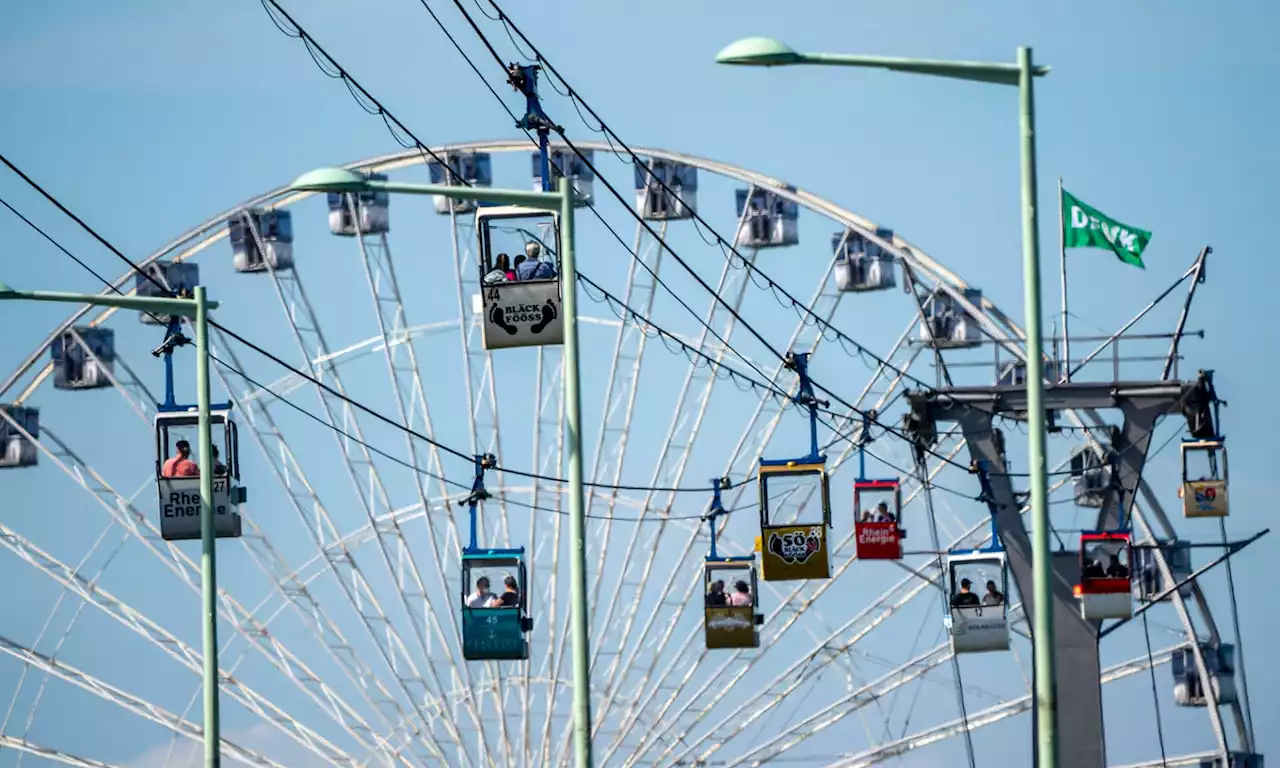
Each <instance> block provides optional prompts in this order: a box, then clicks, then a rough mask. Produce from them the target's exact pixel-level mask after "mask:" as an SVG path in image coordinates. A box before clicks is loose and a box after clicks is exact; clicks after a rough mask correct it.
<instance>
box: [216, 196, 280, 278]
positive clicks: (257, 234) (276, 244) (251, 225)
mask: <svg viewBox="0 0 1280 768" xmlns="http://www.w3.org/2000/svg"><path fill="white" fill-rule="evenodd" d="M227 239H228V240H230V241H231V260H232V264H233V266H234V267H235V270H236V271H237V272H240V273H241V274H246V275H251V274H254V273H255V272H266V271H268V269H270V270H271V271H274V272H282V271H284V270H287V269H292V268H293V215H292V214H291V213H289V212H288V211H264V210H260V209H257V208H255V209H252V210H247V211H241V212H240V213H238V214H236V215H234V216H232V217H231V218H229V219H227Z"/></svg>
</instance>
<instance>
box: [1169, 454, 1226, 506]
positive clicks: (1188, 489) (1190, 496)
mask: <svg viewBox="0 0 1280 768" xmlns="http://www.w3.org/2000/svg"><path fill="white" fill-rule="evenodd" d="M1178 496H1179V498H1181V499H1182V514H1183V516H1184V517H1226V516H1227V515H1228V514H1230V513H1231V505H1230V502H1229V501H1228V498H1227V446H1226V444H1225V443H1224V442H1223V441H1222V440H1221V439H1218V440H1190V441H1187V442H1184V443H1183V444H1182V487H1180V488H1179V489H1178Z"/></svg>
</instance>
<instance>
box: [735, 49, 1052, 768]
mask: <svg viewBox="0 0 1280 768" xmlns="http://www.w3.org/2000/svg"><path fill="white" fill-rule="evenodd" d="M716 62H717V63H720V64H733V65H742V66H757V67H777V66H791V65H797V64H814V65H825V66H840V67H863V68H870V69H888V70H892V71H895V72H911V73H915V74H920V75H934V76H936V77H946V78H950V79H953V80H974V81H978V82H983V83H997V84H1000V85H1016V86H1017V87H1018V122H1019V133H1020V136H1021V145H1020V154H1021V166H1022V171H1021V177H1022V267H1023V293H1024V296H1023V301H1024V303H1025V304H1026V320H1025V325H1026V332H1027V426H1028V430H1029V432H1030V440H1029V441H1028V443H1029V453H1030V457H1029V459H1030V461H1029V465H1030V466H1029V471H1030V474H1031V519H1032V536H1031V553H1032V560H1033V561H1034V562H1033V570H1032V574H1033V584H1034V587H1033V590H1032V591H1033V593H1034V596H1035V616H1034V624H1033V630H1032V631H1033V637H1034V639H1035V644H1034V645H1035V682H1036V725H1037V733H1038V741H1039V749H1038V754H1039V764H1040V766H1041V767H1042V768H1056V766H1057V764H1058V756H1057V738H1056V734H1057V723H1056V709H1057V694H1056V691H1055V688H1054V653H1053V651H1054V648H1053V599H1052V582H1051V578H1052V563H1051V557H1052V555H1051V553H1050V550H1049V507H1048V476H1047V474H1046V466H1045V455H1044V453H1045V451H1044V445H1045V413H1044V405H1043V403H1044V350H1043V342H1042V339H1041V334H1040V240H1039V233H1038V229H1037V227H1038V220H1037V205H1036V141H1035V104H1034V98H1033V87H1032V84H1033V82H1034V79H1035V78H1036V77H1042V76H1044V75H1047V74H1048V73H1049V67H1045V66H1039V67H1037V66H1033V65H1032V63H1031V49H1030V48H1027V47H1020V48H1018V58H1017V61H1016V62H1014V63H1003V62H994V63H991V62H976V61H936V60H928V59H903V58H896V57H889V56H857V55H847V54H831V53H799V52H797V51H795V50H792V49H791V48H789V47H787V46H786V45H783V44H782V43H779V42H778V41H776V40H771V39H768V38H764V37H749V38H746V39H743V40H739V41H737V42H736V43H732V44H730V45H729V46H727V47H725V48H724V49H723V50H721V51H720V53H718V54H716Z"/></svg>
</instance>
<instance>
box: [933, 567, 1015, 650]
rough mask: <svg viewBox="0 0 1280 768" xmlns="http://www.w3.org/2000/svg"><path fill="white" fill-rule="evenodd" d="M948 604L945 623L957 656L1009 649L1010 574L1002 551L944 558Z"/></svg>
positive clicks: (952, 647)
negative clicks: (945, 559)
mask: <svg viewBox="0 0 1280 768" xmlns="http://www.w3.org/2000/svg"><path fill="white" fill-rule="evenodd" d="M947 568H948V571H949V573H950V576H951V590H950V596H951V601H950V602H951V604H950V607H949V608H948V611H947V615H946V618H945V620H944V624H946V627H947V631H948V632H949V633H950V634H951V649H952V650H953V651H954V652H956V653H981V652H984V651H1005V650H1008V649H1009V617H1008V609H1009V606H1008V594H1009V587H1008V585H1009V574H1008V569H1007V566H1006V563H1005V555H1004V552H992V551H982V550H977V551H974V552H970V553H953V554H950V555H948V556H947Z"/></svg>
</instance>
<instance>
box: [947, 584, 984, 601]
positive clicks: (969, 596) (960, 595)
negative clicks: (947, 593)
mask: <svg viewBox="0 0 1280 768" xmlns="http://www.w3.org/2000/svg"><path fill="white" fill-rule="evenodd" d="M972 587H973V582H972V581H969V580H968V579H961V580H960V591H959V592H957V593H956V594H955V597H952V598H951V607H953V608H973V607H976V606H979V605H981V604H982V603H981V602H980V601H979V600H978V596H977V595H975V594H973V592H970V591H969V590H970V589H971V588H972Z"/></svg>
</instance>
